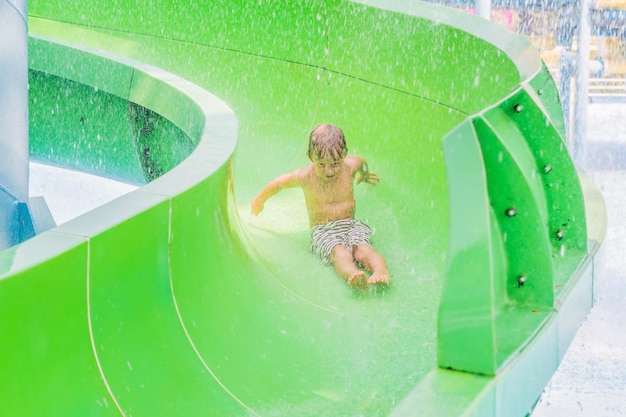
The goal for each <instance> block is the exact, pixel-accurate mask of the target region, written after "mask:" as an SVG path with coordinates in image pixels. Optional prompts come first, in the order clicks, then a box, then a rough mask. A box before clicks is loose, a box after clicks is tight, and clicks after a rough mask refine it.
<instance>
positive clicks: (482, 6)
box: [476, 0, 491, 20]
mask: <svg viewBox="0 0 626 417" xmlns="http://www.w3.org/2000/svg"><path fill="white" fill-rule="evenodd" d="M476 14H477V15H478V16H480V17H484V18H485V19H487V20H491V0H476Z"/></svg>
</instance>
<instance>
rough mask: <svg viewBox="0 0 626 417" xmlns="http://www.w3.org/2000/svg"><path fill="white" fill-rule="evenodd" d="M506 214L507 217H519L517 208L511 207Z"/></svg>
mask: <svg viewBox="0 0 626 417" xmlns="http://www.w3.org/2000/svg"><path fill="white" fill-rule="evenodd" d="M504 214H506V216H507V217H515V216H516V215H517V210H515V207H511V208H508V209H506V211H505V212H504Z"/></svg>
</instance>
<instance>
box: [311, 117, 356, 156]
mask: <svg viewBox="0 0 626 417" xmlns="http://www.w3.org/2000/svg"><path fill="white" fill-rule="evenodd" d="M347 153H348V147H347V146H346V138H345V136H344V135H343V132H342V131H341V129H339V128H338V127H337V126H335V125H331V124H326V123H324V124H320V125H317V126H316V127H315V129H313V131H312V132H311V134H310V135H309V151H308V152H307V155H308V156H309V158H313V157H314V156H317V157H318V158H332V159H341V158H343V157H345V156H346V154H347Z"/></svg>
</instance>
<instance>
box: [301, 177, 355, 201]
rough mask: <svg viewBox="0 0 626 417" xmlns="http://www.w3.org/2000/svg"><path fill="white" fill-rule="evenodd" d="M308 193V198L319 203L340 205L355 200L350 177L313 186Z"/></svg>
mask: <svg viewBox="0 0 626 417" xmlns="http://www.w3.org/2000/svg"><path fill="white" fill-rule="evenodd" d="M308 191H309V193H308V194H309V196H308V197H309V198H310V199H311V200H313V201H316V202H318V203H340V202H344V201H346V200H352V199H353V198H354V197H353V189H352V178H351V177H350V176H348V177H346V178H343V179H341V180H339V179H338V180H337V181H332V182H331V181H329V182H317V183H315V184H311V187H309V190H308Z"/></svg>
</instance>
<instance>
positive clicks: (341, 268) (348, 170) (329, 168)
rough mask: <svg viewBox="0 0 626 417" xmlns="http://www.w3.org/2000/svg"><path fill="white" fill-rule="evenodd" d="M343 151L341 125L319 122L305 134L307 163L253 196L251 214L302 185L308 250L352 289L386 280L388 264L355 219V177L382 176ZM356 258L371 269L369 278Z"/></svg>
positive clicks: (375, 178)
mask: <svg viewBox="0 0 626 417" xmlns="http://www.w3.org/2000/svg"><path fill="white" fill-rule="evenodd" d="M347 153H348V148H347V147H346V141H345V137H344V135H343V132H342V131H341V129H339V128H338V127H337V126H333V125H330V124H321V125H319V126H317V127H316V128H315V129H313V131H312V132H311V135H310V136H309V150H308V151H307V156H308V157H309V159H310V160H311V163H310V164H308V165H307V166H305V167H304V168H300V169H298V170H296V171H294V172H292V173H291V174H285V175H282V176H280V177H278V178H276V179H274V180H273V181H271V182H270V183H269V184H267V185H266V186H265V188H263V190H262V191H261V192H260V193H259V194H258V195H257V196H256V197H255V198H254V199H253V200H252V203H251V206H252V214H254V215H255V216H256V215H258V214H259V213H260V212H261V211H262V210H263V206H264V204H265V201H267V199H268V198H270V197H272V196H273V195H275V194H276V193H278V192H279V191H281V190H283V189H285V188H292V187H300V188H302V191H303V192H304V199H305V202H306V208H307V211H308V213H309V223H310V225H311V240H312V243H311V249H312V250H313V251H314V252H315V253H317V254H318V255H319V256H320V257H321V258H322V260H323V261H324V263H326V264H330V263H332V264H333V266H334V267H335V270H336V271H337V273H338V274H339V275H340V276H341V277H342V278H343V279H345V280H346V282H347V283H348V285H350V286H351V287H353V288H360V289H362V288H365V287H367V285H371V284H384V285H387V284H388V283H389V271H388V270H387V264H386V262H385V259H384V258H383V257H382V256H381V255H380V254H379V253H378V252H376V251H375V250H374V248H373V247H372V246H371V245H370V240H371V238H370V235H371V232H370V228H369V227H368V226H367V225H365V224H364V223H362V222H360V221H359V220H355V219H354V211H355V200H354V190H353V183H354V180H355V179H356V183H357V184H359V183H360V182H365V183H367V184H372V185H375V184H377V183H378V181H379V180H380V178H379V177H378V176H377V175H376V174H373V173H371V172H369V170H368V167H367V162H366V161H365V159H363V158H361V157H360V156H356V155H350V156H347ZM357 263H358V264H361V265H363V266H364V267H365V268H366V269H367V270H368V271H370V272H371V276H370V277H369V279H367V277H366V275H365V272H363V271H362V270H360V269H359V268H358V266H357Z"/></svg>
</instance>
